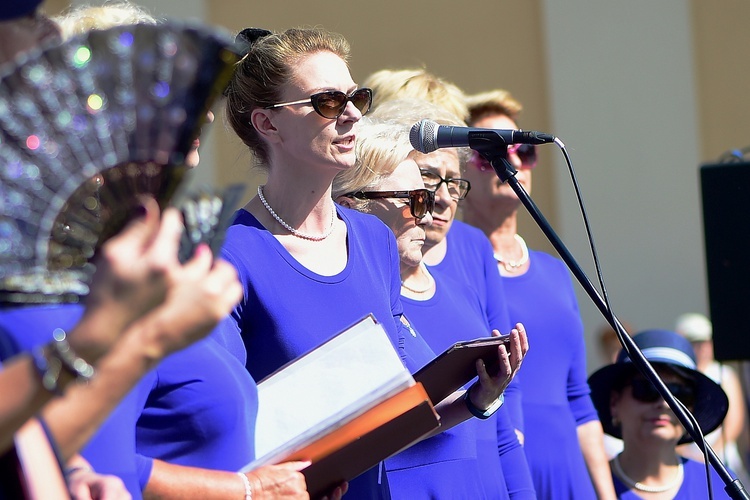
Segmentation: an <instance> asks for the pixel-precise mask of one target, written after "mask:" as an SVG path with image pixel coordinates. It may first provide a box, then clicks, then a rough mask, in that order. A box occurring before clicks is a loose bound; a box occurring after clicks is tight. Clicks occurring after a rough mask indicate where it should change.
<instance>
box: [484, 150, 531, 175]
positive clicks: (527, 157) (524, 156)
mask: <svg viewBox="0 0 750 500" xmlns="http://www.w3.org/2000/svg"><path fill="white" fill-rule="evenodd" d="M472 153H473V154H472V157H471V163H472V164H473V165H474V166H475V167H477V168H478V169H479V170H481V171H482V172H488V171H492V170H493V168H492V165H490V162H489V161H487V159H486V158H485V157H484V156H482V155H481V154H479V153H478V152H476V151H473V152H472ZM500 153H501V154H500V158H502V159H504V160H507V159H508V155H509V154H512V153H515V154H517V155H518V158H519V159H520V160H521V168H528V169H532V168H534V167H536V161H537V157H536V146H535V145H534V144H511V145H510V146H508V147H507V148H505V149H504V150H501V151H500Z"/></svg>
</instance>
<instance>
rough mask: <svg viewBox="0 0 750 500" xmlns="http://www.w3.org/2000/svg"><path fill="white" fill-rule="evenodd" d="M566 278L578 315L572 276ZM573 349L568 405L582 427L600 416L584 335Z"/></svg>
mask: <svg viewBox="0 0 750 500" xmlns="http://www.w3.org/2000/svg"><path fill="white" fill-rule="evenodd" d="M566 277H567V283H568V284H569V285H570V286H569V287H568V294H569V295H570V297H571V298H570V300H571V301H572V302H573V304H574V307H575V311H576V313H578V302H577V301H576V298H575V292H574V291H573V284H572V281H571V279H570V276H569V275H567V274H566ZM571 347H572V352H573V359H572V362H571V363H570V371H569V372H568V404H569V405H570V411H571V412H572V414H573V417H574V418H575V421H576V425H582V424H585V423H586V422H590V421H592V420H598V419H599V414H598V413H597V412H596V408H595V407H594V403H593V402H592V401H591V396H590V394H591V389H590V388H589V384H588V379H587V373H586V343H585V340H584V337H583V334H581V335H578V336H577V337H576V345H575V346H571Z"/></svg>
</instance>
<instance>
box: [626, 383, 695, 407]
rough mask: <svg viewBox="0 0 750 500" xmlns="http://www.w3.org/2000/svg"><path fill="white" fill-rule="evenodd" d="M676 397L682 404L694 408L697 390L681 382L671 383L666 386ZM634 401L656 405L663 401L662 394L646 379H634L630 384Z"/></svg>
mask: <svg viewBox="0 0 750 500" xmlns="http://www.w3.org/2000/svg"><path fill="white" fill-rule="evenodd" d="M665 385H666V386H667V389H669V392H671V393H672V394H674V397H676V398H677V399H679V400H680V401H682V404H684V405H685V406H688V407H692V406H693V405H694V404H695V389H694V388H693V387H692V386H690V385H687V384H683V383H680V382H669V383H666V384H665ZM630 387H631V389H632V394H633V399H635V400H637V401H640V402H642V403H654V402H656V401H658V400H659V399H661V394H659V391H657V390H656V387H654V386H653V385H652V384H651V382H649V381H648V380H644V379H633V380H632V381H631V382H630Z"/></svg>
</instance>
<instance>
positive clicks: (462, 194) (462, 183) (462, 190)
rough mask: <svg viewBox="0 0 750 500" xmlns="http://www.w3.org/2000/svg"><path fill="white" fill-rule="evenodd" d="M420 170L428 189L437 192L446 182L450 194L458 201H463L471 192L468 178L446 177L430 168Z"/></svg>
mask: <svg viewBox="0 0 750 500" xmlns="http://www.w3.org/2000/svg"><path fill="white" fill-rule="evenodd" d="M420 172H421V173H422V181H424V185H425V187H426V188H427V189H429V190H431V191H435V192H437V190H438V189H440V186H441V185H442V184H445V185H446V186H447V187H448V194H450V196H451V198H453V199H454V200H456V201H461V200H463V199H464V198H466V195H467V194H469V190H470V189H471V183H470V182H469V181H467V180H466V179H459V178H455V179H453V178H450V177H449V178H447V179H444V178H442V177H440V176H439V175H438V174H436V173H434V172H430V171H429V170H421V171H420Z"/></svg>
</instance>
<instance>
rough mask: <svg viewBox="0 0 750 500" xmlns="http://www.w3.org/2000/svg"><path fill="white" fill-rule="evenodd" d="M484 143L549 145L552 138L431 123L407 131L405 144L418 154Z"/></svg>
mask: <svg viewBox="0 0 750 500" xmlns="http://www.w3.org/2000/svg"><path fill="white" fill-rule="evenodd" d="M482 139H488V140H490V141H493V142H495V143H498V142H499V143H501V144H549V143H551V142H555V136H553V135H550V134H545V133H542V132H535V131H525V130H501V129H491V128H473V127H453V126H449V125H439V124H438V123H436V122H434V121H432V120H421V121H419V122H417V123H415V124H414V125H413V126H412V127H411V131H410V132H409V141H410V142H411V145H412V147H413V148H414V149H416V150H417V151H419V152H420V153H432V152H433V151H435V150H437V149H440V148H463V147H472V140H482Z"/></svg>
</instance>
